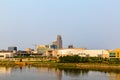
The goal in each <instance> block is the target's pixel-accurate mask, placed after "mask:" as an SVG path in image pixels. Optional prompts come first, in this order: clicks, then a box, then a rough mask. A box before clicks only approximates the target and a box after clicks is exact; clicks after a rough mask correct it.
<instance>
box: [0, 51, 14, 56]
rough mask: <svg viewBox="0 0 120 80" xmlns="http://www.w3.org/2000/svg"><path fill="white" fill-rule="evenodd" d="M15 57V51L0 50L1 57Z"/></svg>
mask: <svg viewBox="0 0 120 80" xmlns="http://www.w3.org/2000/svg"><path fill="white" fill-rule="evenodd" d="M12 57H14V54H13V52H8V51H0V58H12Z"/></svg>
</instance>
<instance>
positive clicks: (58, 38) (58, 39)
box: [57, 35, 62, 49]
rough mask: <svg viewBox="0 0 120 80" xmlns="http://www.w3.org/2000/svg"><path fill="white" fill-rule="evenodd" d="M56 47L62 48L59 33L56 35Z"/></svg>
mask: <svg viewBox="0 0 120 80" xmlns="http://www.w3.org/2000/svg"><path fill="white" fill-rule="evenodd" d="M57 48H58V49H61V48H62V37H61V35H57Z"/></svg>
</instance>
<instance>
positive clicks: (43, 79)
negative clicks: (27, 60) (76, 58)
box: [0, 67, 120, 80]
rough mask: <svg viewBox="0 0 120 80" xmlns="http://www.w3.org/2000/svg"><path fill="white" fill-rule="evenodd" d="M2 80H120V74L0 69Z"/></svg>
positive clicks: (22, 68)
mask: <svg viewBox="0 0 120 80" xmlns="http://www.w3.org/2000/svg"><path fill="white" fill-rule="evenodd" d="M0 80H120V73H119V72H117V73H115V72H109V73H108V72H101V71H92V70H81V69H57V68H47V67H39V68H38V67H13V68H12V67H9V68H8V67H0Z"/></svg>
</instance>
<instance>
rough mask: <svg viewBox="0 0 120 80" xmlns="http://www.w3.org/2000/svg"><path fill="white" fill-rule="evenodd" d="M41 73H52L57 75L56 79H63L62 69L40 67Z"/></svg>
mask: <svg viewBox="0 0 120 80" xmlns="http://www.w3.org/2000/svg"><path fill="white" fill-rule="evenodd" d="M38 70H39V72H40V73H50V74H53V75H55V76H56V80H62V71H61V70H59V69H57V68H56V69H55V68H38Z"/></svg>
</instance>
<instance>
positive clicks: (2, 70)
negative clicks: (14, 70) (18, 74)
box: [0, 67, 11, 74]
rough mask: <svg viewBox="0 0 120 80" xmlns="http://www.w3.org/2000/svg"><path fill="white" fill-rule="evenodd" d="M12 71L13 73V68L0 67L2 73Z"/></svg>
mask: <svg viewBox="0 0 120 80" xmlns="http://www.w3.org/2000/svg"><path fill="white" fill-rule="evenodd" d="M10 73H11V68H7V67H0V74H10Z"/></svg>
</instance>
